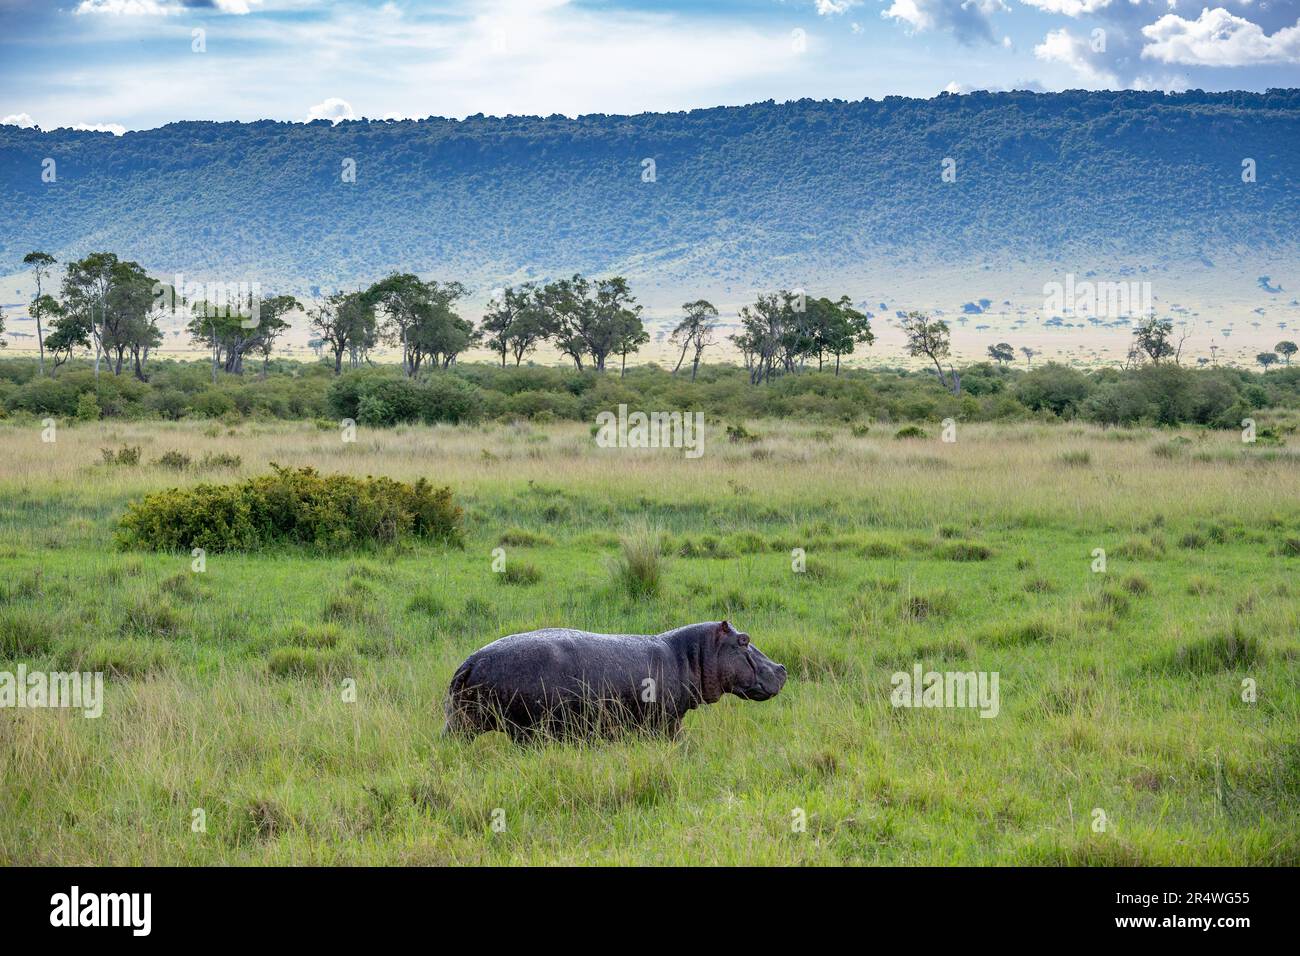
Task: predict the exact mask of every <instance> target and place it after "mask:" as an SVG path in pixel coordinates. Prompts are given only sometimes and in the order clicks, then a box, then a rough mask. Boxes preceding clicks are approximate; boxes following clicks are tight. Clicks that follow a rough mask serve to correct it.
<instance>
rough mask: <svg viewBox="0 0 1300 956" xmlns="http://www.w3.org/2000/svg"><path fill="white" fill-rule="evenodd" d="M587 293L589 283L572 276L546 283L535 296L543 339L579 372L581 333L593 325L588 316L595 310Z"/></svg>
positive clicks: (582, 347) (584, 344) (583, 349)
mask: <svg viewBox="0 0 1300 956" xmlns="http://www.w3.org/2000/svg"><path fill="white" fill-rule="evenodd" d="M590 292H591V283H590V282H588V281H587V279H586V278H585V277H583V276H581V275H575V276H573V278H571V279H559V280H557V281H555V282H548V283H546V285H545V286H543V287H542V288H541V290H540V291H539V292H538V295H537V304H538V306H539V307H540V309H541V310H542V317H543V318H542V321H543V324H544V327H545V329H546V335H547V338H549V339H551V340H553V342H554V343H555V347H556V348H557V349H559V351H560V353H561V354H563V355H567V356H568V357H569V358H571V359H572V360H573V366H574V368H576V369H577V370H578V371H579V372H581V371H582V360H583V357H584V356H585V355H586V354H587V340H586V338H585V336H584V330H585V329H586V328H588V327H589V326H590V324H591V322H592V321H593V319H592V315H591V313H592V311H593V310H594V307H595V306H594V303H593V302H592V301H591V298H590Z"/></svg>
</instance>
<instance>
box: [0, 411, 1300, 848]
mask: <svg viewBox="0 0 1300 956" xmlns="http://www.w3.org/2000/svg"><path fill="white" fill-rule="evenodd" d="M749 427H750V429H751V431H753V432H754V433H755V434H756V435H757V436H758V437H757V440H756V441H753V442H741V443H729V442H727V441H725V440H724V439H722V438H721V430H720V429H713V430H711V431H710V432H709V433H708V438H707V439H706V445H705V454H704V456H703V457H702V458H701V459H699V460H695V461H691V460H687V459H685V458H684V456H683V455H682V453H681V452H680V451H668V450H645V451H639V450H638V451H630V450H618V449H599V448H596V447H595V446H594V443H593V441H592V438H591V435H590V433H589V431H588V429H586V428H584V427H581V426H577V425H547V426H528V425H519V426H505V425H492V426H483V427H460V428H453V427H435V428H423V427H421V428H416V427H411V428H396V429H392V430H366V429H362V430H361V432H360V434H359V436H358V440H357V441H356V442H355V443H350V444H346V443H343V442H342V441H340V438H339V434H338V432H336V431H332V430H322V429H320V428H318V427H316V426H315V425H312V424H310V423H297V424H295V423H277V424H266V425H262V424H244V425H239V426H235V427H233V428H230V427H227V426H224V425H222V426H217V425H213V424H208V425H206V426H205V425H203V424H191V423H176V424H160V423H139V424H129V423H128V424H110V423H93V424H85V425H68V426H65V427H62V428H60V430H59V432H58V438H57V441H56V442H54V443H52V444H47V443H43V442H42V441H41V438H40V431H39V428H37V427H33V426H22V425H16V424H6V425H0V670H4V669H12V668H13V667H14V666H15V664H16V663H17V662H18V661H25V662H27V663H28V665H29V667H33V668H35V667H42V668H47V669H52V668H65V669H66V668H79V669H88V670H103V671H106V672H107V673H108V675H109V680H108V685H107V688H108V689H107V701H106V703H105V707H104V713H103V716H102V717H101V718H99V719H93V720H92V719H85V718H83V717H81V716H80V715H79V714H76V713H73V712H68V711H57V710H10V709H6V710H0V863H6V864H16V863H62V864H90V863H117V864H142V863H160V864H218V863H236V864H246V863H302V864H306V863H318V864H336V863H391V864H444V863H508V862H519V863H539V864H540V863H636V864H670V863H895V864H912V863H923V864H988V863H1041V864H1082V863H1096V864H1107V863H1113V864H1128V863H1145V864H1165V863H1190V864H1202V863H1205V864H1208V863H1223V864H1250V865H1267V864H1291V865H1295V864H1300V740H1298V737H1297V729H1298V728H1300V681H1298V678H1300V601H1298V600H1297V598H1298V597H1300V582H1297V580H1296V570H1297V567H1300V456H1297V455H1295V454H1294V453H1293V452H1292V451H1291V450H1290V449H1288V448H1286V447H1280V448H1279V447H1271V448H1264V447H1254V446H1246V445H1243V444H1241V443H1240V441H1239V440H1238V436H1237V435H1236V433H1210V432H1204V431H1191V430H1188V431H1187V432H1185V433H1183V434H1181V435H1178V434H1176V433H1174V432H1171V431H1149V430H1131V431H1114V430H1112V431H1109V432H1103V431H1100V430H1096V429H1092V428H1088V427H1075V426H1064V425H1057V426H1051V425H1036V424H1035V425H1005V426H992V425H988V426H969V427H964V428H962V429H961V431H960V432H959V435H958V441H957V442H956V443H955V444H945V443H943V442H941V441H940V440H939V437H938V433H937V429H935V428H933V427H932V428H930V429H929V432H930V434H929V437H926V438H915V439H910V440H898V439H895V438H894V437H893V429H890V428H885V427H877V428H873V429H872V430H871V431H870V432H868V433H866V434H854V433H853V432H851V431H849V430H848V429H846V428H843V427H833V426H812V425H796V424H776V423H767V422H755V423H750V425H749ZM122 445H128V446H137V445H138V446H140V447H141V448H142V455H141V462H140V463H139V464H138V465H118V464H113V465H110V464H105V463H104V461H103V459H102V457H101V453H100V449H101V448H104V447H112V448H119V447H121V446H122ZM168 451H180V452H183V453H185V454H188V455H190V456H191V457H192V458H193V459H194V460H196V461H198V460H199V459H201V458H202V457H203V456H204V455H216V454H227V455H233V456H239V458H240V459H241V463H240V464H239V465H238V466H232V465H231V464H229V463H228V464H226V465H213V466H210V467H207V468H200V467H191V468H189V469H186V470H183V471H178V470H173V469H169V468H167V467H164V466H160V465H157V464H154V462H156V461H157V459H159V458H160V457H161V456H162V455H163V454H164V453H166V452H168ZM271 461H275V462H277V463H279V464H281V465H312V466H315V467H317V468H319V469H321V470H322V471H340V472H347V473H351V474H356V475H366V474H375V475H378V474H384V475H389V476H391V477H394V478H399V479H413V478H416V477H420V476H426V477H429V478H430V479H431V480H434V481H435V482H436V483H439V484H442V483H449V484H450V485H451V486H452V487H453V488H454V489H455V490H456V492H457V496H458V499H459V500H460V502H461V503H462V504H463V505H464V507H465V509H466V526H467V544H466V546H465V547H464V548H463V549H454V548H444V547H437V546H428V545H414V544H413V545H407V546H403V547H400V548H392V549H386V550H383V551H374V552H364V553H355V554H347V555H341V556H333V557H321V556H316V555H311V554H306V553H300V552H277V553H267V554H218V555H210V556H208V558H207V565H206V570H205V571H204V572H203V573H194V572H193V571H192V570H191V558H190V556H189V554H175V555H173V554H155V553H142V552H122V551H119V550H117V549H116V548H115V546H114V544H113V529H114V524H115V522H116V520H117V518H118V517H119V516H120V515H121V513H122V512H123V510H124V509H125V506H126V504H127V502H128V501H130V500H132V499H134V498H137V497H139V496H141V495H142V494H144V493H146V492H148V491H151V490H156V489H160V488H165V487H169V486H173V485H178V484H181V485H183V484H189V483H193V482H197V481H200V480H207V481H225V480H232V479H233V478H235V477H238V476H247V475H252V474H258V473H262V472H264V471H265V470H266V469H267V467H268V462H271ZM641 523H649V524H651V525H653V526H654V527H655V528H657V529H658V531H659V532H660V533H661V534H662V536H663V540H664V543H663V549H662V550H663V551H664V552H665V555H666V557H665V562H666V563H665V566H664V568H663V576H662V582H661V585H660V587H659V590H658V593H657V594H654V595H651V596H645V597H639V598H633V597H632V596H630V595H629V594H628V593H627V591H626V589H624V588H623V587H621V586H620V584H619V583H618V579H617V576H616V575H615V574H614V573H613V571H612V570H611V565H612V563H613V559H614V557H615V554H616V552H617V550H618V539H619V535H620V534H622V533H624V532H626V531H627V530H628V529H629V528H632V527H635V526H637V525H638V524H641ZM498 547H501V548H504V549H505V556H506V567H507V570H508V573H507V574H495V573H493V571H492V551H493V549H495V548H498ZM794 548H803V549H805V551H806V553H807V569H806V571H805V572H804V573H795V572H793V571H792V566H791V563H792V562H791V550H792V549H794ZM1097 548H1102V549H1105V551H1106V556H1107V568H1106V571H1105V573H1094V572H1093V571H1092V564H1093V561H1094V556H1093V552H1094V549H1097ZM719 617H728V618H730V619H731V620H732V621H734V622H736V623H737V624H738V625H740V626H742V627H743V628H744V629H746V630H748V631H749V632H750V633H751V635H752V636H753V638H754V640H755V642H756V643H757V644H758V645H759V646H760V647H761V648H762V649H763V651H764V652H765V653H767V654H768V655H769V656H770V657H772V658H773V659H775V660H777V661H780V662H782V663H784V664H786V666H787V667H788V668H789V670H790V682H789V683H788V685H787V686H786V689H785V690H784V692H783V693H782V694H781V696H780V697H778V698H777V699H775V700H773V701H770V702H767V703H762V704H754V703H746V702H742V701H739V700H736V699H735V698H730V697H728V698H724V699H723V701H722V702H721V703H719V704H717V705H715V706H713V707H709V708H706V709H704V710H701V711H696V712H693V713H692V714H691V715H690V716H689V717H688V719H687V721H686V726H685V732H684V734H683V736H682V738H681V739H679V740H676V741H663V740H639V739H626V740H619V741H614V742H608V743H600V744H593V745H551V746H544V747H532V748H518V747H515V746H513V745H511V744H510V743H509V742H508V741H507V740H506V739H505V738H504V737H502V736H501V735H488V736H484V737H481V738H479V739H477V740H476V741H474V742H472V743H463V742H460V741H457V740H453V739H444V738H441V737H440V736H439V731H440V729H441V725H442V717H441V710H440V703H441V697H442V694H443V692H444V690H445V688H446V685H447V681H448V679H449V677H450V674H451V672H452V670H453V669H454V668H455V666H456V664H457V663H459V662H460V661H461V660H462V659H463V658H464V657H465V656H466V655H467V654H468V653H469V652H470V651H472V650H473V649H475V648H477V647H479V646H481V645H482V644H484V643H486V642H488V641H490V640H492V639H495V638H496V637H498V636H500V635H502V634H506V633H509V632H512V631H518V630H524V629H528V628H533V627H539V626H544V625H555V624H561V623H562V624H568V625H573V626H579V627H585V628H588V629H591V630H598V631H600V630H605V631H627V632H647V633H649V632H657V631H660V630H664V629H666V628H669V627H672V626H675V625H678V624H682V623H686V622H690V621H697V620H707V619H716V618H719ZM918 662H919V663H921V664H923V665H924V666H925V667H926V668H927V669H936V670H961V671H966V670H977V671H996V672H998V673H999V675H1000V693H1001V710H1000V713H999V715H998V716H997V717H996V718H992V719H983V718H981V717H979V715H978V714H977V712H975V711H974V710H963V709H896V708H894V707H891V706H890V703H889V693H890V690H891V684H890V675H891V674H892V673H894V672H895V671H900V670H901V671H910V670H911V668H912V666H913V664H915V663H918ZM1246 678H1249V679H1251V680H1253V681H1254V684H1255V687H1256V688H1257V700H1256V701H1255V702H1254V703H1249V702H1246V701H1243V699H1242V683H1243V679H1246ZM349 679H350V680H354V681H355V682H356V700H355V702H348V701H347V700H345V693H344V688H345V682H346V681H348V680H349ZM1098 808H1100V809H1101V810H1103V811H1104V813H1105V815H1106V818H1107V820H1108V821H1109V822H1108V825H1107V827H1106V829H1105V830H1104V831H1103V832H1097V831H1096V830H1094V828H1093V821H1094V810H1095V809H1098ZM195 809H202V810H203V811H204V818H205V824H206V830H205V832H195V826H194V820H195V815H194V810H195ZM797 810H802V811H803V812H804V813H805V814H806V819H807V827H806V830H804V831H803V832H799V831H797V830H796V828H795V827H793V826H792V821H793V820H794V819H795V814H796V811H797ZM496 811H499V812H496ZM494 812H495V815H494ZM494 820H495V821H503V822H504V829H498V828H494V826H493V823H494ZM199 829H200V830H201V831H202V829H203V828H199Z"/></svg>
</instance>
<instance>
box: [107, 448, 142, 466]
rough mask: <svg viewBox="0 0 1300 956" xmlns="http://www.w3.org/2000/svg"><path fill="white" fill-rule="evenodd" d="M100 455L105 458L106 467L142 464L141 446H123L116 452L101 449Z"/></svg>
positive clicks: (109, 449)
mask: <svg viewBox="0 0 1300 956" xmlns="http://www.w3.org/2000/svg"><path fill="white" fill-rule="evenodd" d="M99 453H100V454H101V455H103V456H104V464H106V465H138V464H140V446H139V445H123V446H122V447H121V448H119V449H118V450H117V451H116V452H115V451H113V449H111V448H101V449H100V450H99Z"/></svg>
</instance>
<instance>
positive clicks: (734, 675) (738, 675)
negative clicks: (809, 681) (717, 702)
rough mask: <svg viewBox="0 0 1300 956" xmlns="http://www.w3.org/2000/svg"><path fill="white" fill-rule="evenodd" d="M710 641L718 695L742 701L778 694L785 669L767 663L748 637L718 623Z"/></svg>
mask: <svg viewBox="0 0 1300 956" xmlns="http://www.w3.org/2000/svg"><path fill="white" fill-rule="evenodd" d="M714 640H715V641H716V644H717V658H716V660H717V668H718V671H717V673H718V684H719V686H720V689H721V691H722V693H724V694H735V695H736V696H737V697H739V698H740V699H742V700H769V699H771V698H773V697H775V696H776V695H777V694H779V693H780V692H781V688H782V687H784V686H785V668H784V667H782V666H781V665H780V664H778V663H776V662H775V661H773V660H769V659H768V658H767V657H766V656H765V655H764V654H763V652H762V651H760V650H759V649H758V648H757V647H755V646H754V645H753V643H752V642H751V641H750V639H749V635H748V634H745V633H744V632H742V631H737V630H736V629H735V628H734V627H732V626H731V625H730V624H729V623H728V622H727V621H722V622H720V623H719V624H718V626H717V629H716V630H715V631H714Z"/></svg>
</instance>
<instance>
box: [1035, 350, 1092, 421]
mask: <svg viewBox="0 0 1300 956" xmlns="http://www.w3.org/2000/svg"><path fill="white" fill-rule="evenodd" d="M1091 390H1092V385H1091V383H1090V382H1089V381H1088V377H1087V376H1086V375H1084V374H1083V373H1082V372H1080V371H1079V370H1078V369H1073V368H1070V367H1069V366H1068V365H1061V364H1059V363H1057V362H1048V363H1047V364H1046V365H1042V366H1039V367H1038V368H1036V369H1034V370H1033V371H1031V372H1029V373H1028V374H1026V375H1025V377H1024V378H1023V379H1021V380H1020V384H1019V386H1018V387H1017V389H1016V395H1017V397H1018V398H1019V399H1020V401H1021V402H1023V403H1024V404H1025V405H1027V406H1029V407H1030V408H1032V409H1033V410H1034V411H1042V410H1047V411H1050V412H1052V413H1053V414H1055V415H1059V416H1061V417H1062V418H1066V417H1072V416H1073V415H1074V413H1075V412H1076V411H1077V410H1078V408H1079V406H1081V405H1082V404H1083V402H1084V400H1085V399H1086V398H1087V397H1088V394H1089V392H1090V391H1091Z"/></svg>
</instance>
